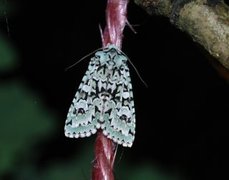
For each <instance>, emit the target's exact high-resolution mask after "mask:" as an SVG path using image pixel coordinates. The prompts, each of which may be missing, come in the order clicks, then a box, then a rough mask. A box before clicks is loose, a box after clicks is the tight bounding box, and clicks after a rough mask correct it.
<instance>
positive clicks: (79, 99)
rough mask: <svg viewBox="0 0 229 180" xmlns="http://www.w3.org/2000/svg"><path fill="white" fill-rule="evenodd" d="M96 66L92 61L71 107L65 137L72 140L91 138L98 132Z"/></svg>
mask: <svg viewBox="0 0 229 180" xmlns="http://www.w3.org/2000/svg"><path fill="white" fill-rule="evenodd" d="M95 69H96V64H94V63H93V60H91V62H90V64H89V66H88V70H87V71H86V73H85V75H84V77H83V79H82V81H81V83H80V85H79V88H78V90H77V92H76V94H75V97H74V99H73V101H72V104H71V105H70V108H69V111H68V114H67V119H66V122H65V136H67V137H70V138H79V137H89V136H90V135H91V134H95V133H96V131H97V128H96V127H97V126H98V123H97V122H95V121H94V118H93V117H94V116H95V109H94V105H93V97H94V96H95V83H94V81H93V73H94V71H95Z"/></svg>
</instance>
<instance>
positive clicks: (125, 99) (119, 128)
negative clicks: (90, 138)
mask: <svg viewBox="0 0 229 180" xmlns="http://www.w3.org/2000/svg"><path fill="white" fill-rule="evenodd" d="M119 74H120V78H119V79H117V80H116V82H115V83H114V84H115V85H116V87H115V88H116V93H115V94H114V95H113V97H114V102H115V105H113V106H112V110H111V114H110V116H109V120H106V121H105V128H104V130H103V133H104V134H105V135H107V137H108V138H110V139H112V140H113V141H114V142H116V143H118V144H121V145H123V146H124V147H131V146H132V144H133V141H134V137H135V126H136V125H135V121H136V120H135V108H134V100H133V91H132V84H131V79H130V73H129V68H128V66H127V64H126V63H124V64H123V65H122V67H121V70H119Z"/></svg>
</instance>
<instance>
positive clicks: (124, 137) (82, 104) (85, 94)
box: [65, 45, 135, 147]
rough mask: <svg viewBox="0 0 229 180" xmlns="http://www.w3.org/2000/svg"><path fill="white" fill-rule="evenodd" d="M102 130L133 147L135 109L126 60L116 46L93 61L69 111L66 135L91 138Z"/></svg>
mask: <svg viewBox="0 0 229 180" xmlns="http://www.w3.org/2000/svg"><path fill="white" fill-rule="evenodd" d="M98 129H102V131H103V134H104V135H105V136H107V137H108V138H110V139H112V140H113V141H114V142H116V143H118V144H121V145H123V146H124V147H126V146H128V147H131V146H132V144H133V141H134V136H135V109H134V101H133V92H132V85H131V79H130V73H129V68H128V66H127V57H126V56H125V55H124V54H123V53H122V52H121V51H120V50H119V49H118V48H117V47H116V46H114V45H108V46H107V47H106V48H104V49H103V50H101V51H97V52H96V53H95V56H94V57H92V58H91V61H90V63H89V66H88V70H87V71H86V73H85V75H84V77H83V79H82V82H81V83H80V86H79V89H78V91H77V92H76V95H75V97H74V99H73V102H72V104H71V106H70V108H69V112H68V115H67V120H66V123H65V135H66V136H67V137H71V138H78V137H88V136H90V135H91V134H94V133H96V131H97V130H98Z"/></svg>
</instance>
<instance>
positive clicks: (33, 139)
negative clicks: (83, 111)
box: [0, 0, 229, 180]
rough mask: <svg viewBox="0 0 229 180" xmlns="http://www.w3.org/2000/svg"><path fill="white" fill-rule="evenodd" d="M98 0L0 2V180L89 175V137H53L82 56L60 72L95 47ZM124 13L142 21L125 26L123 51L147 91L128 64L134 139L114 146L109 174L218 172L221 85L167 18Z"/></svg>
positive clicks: (222, 155)
mask: <svg viewBox="0 0 229 180" xmlns="http://www.w3.org/2000/svg"><path fill="white" fill-rule="evenodd" d="M105 2H106V1H93V2H91V6H90V7H89V6H88V4H87V3H88V2H81V4H77V5H75V4H74V3H75V1H69V2H68V3H63V2H62V3H58V2H56V1H50V2H49V3H48V2H47V1H37V2H36V3H35V2H33V1H25V2H24V1H23V2H22V1H6V0H0V179H1V180H5V179H6V180H11V179H12V180H38V179H42V180H63V179H65V180H74V179H77V180H78V179H79V180H81V179H82V180H84V179H90V173H91V166H92V164H93V158H94V157H93V145H94V140H95V136H92V137H90V138H86V139H77V140H75V139H68V138H65V137H64V134H63V126H64V121H65V117H66V113H67V110H68V107H69V105H70V103H71V100H72V98H73V96H74V94H75V91H76V89H77V87H76V86H77V85H78V84H79V82H80V81H81V78H82V76H83V74H84V72H85V70H86V68H87V60H85V61H84V62H82V63H81V64H80V65H78V66H77V67H74V68H73V69H72V70H70V71H68V72H65V71H64V69H65V68H66V67H67V66H69V65H71V64H72V63H74V62H75V61H76V59H80V58H81V57H83V56H84V55H85V54H87V53H89V52H91V51H92V50H94V49H96V48H97V47H100V44H101V43H100V42H101V40H100V34H99V30H98V24H99V23H101V24H104V8H105ZM34 3H35V4H34ZM54 4H55V5H54ZM95 7H96V8H95ZM76 9H77V10H76ZM85 9H86V10H87V12H90V13H88V14H87V15H88V16H87V15H86V14H85V12H86V11H85ZM129 14H130V15H129V20H130V22H131V23H133V24H134V23H135V22H136V23H139V22H140V23H142V22H143V23H142V25H141V27H139V29H137V30H138V32H139V35H134V34H133V33H132V32H131V31H127V32H126V33H125V40H124V51H126V52H127V54H128V55H129V56H130V58H131V59H132V62H133V63H134V64H135V66H136V67H138V68H139V70H140V73H141V74H142V76H143V77H144V78H145V81H146V82H147V83H148V85H149V88H148V89H146V88H144V86H143V85H137V84H141V82H140V80H139V78H138V77H137V75H136V73H135V72H134V71H132V76H133V77H132V80H133V85H134V94H135V101H136V103H135V104H136V111H137V136H136V141H135V144H134V146H133V148H131V149H123V148H120V149H119V151H118V155H117V159H116V163H115V170H114V172H115V176H116V177H117V179H127V180H142V179H144V180H178V179H179V180H180V179H181V180H186V179H187V180H189V179H190V180H191V179H195V180H196V179H208V180H209V179H220V178H221V179H222V177H224V175H225V174H224V172H225V171H224V170H227V169H228V168H227V167H228V165H224V163H225V162H228V160H229V158H228V155H227V154H228V153H227V152H228V147H226V144H227V142H228V130H227V129H228V128H227V125H226V121H227V120H228V116H226V115H228V111H227V110H228V107H229V106H228V89H229V88H228V84H227V83H226V81H224V80H223V79H222V78H221V77H220V76H219V75H218V74H217V72H216V71H215V70H214V68H212V67H211V65H210V63H208V61H207V59H206V57H205V56H204V55H203V53H201V52H200V51H199V48H197V47H196V45H195V44H194V43H193V42H192V41H191V40H190V39H189V38H188V37H186V36H185V35H184V34H182V33H181V32H179V31H177V30H176V29H175V28H174V27H172V26H171V25H170V24H169V23H168V21H167V20H165V19H163V18H158V17H153V18H152V19H149V17H148V16H147V15H146V14H145V13H144V12H143V11H142V10H140V8H139V7H136V6H135V5H134V4H133V3H130V11H129ZM136 15H137V16H136ZM152 22H154V23H152ZM136 28H137V27H136ZM155 34H156V35H157V36H155ZM152 42H154V43H152ZM174 42H176V46H174ZM143 44H151V45H147V46H145V45H144V46H143ZM152 49H154V50H155V52H154V53H152ZM165 51H166V53H165ZM75 56H77V57H76V58H73V57H75ZM143 60H144V62H143ZM152 63H153V64H152ZM81 67H82V68H81ZM142 67H143V68H142ZM146 102H147V103H146Z"/></svg>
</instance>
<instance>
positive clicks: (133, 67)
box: [128, 58, 148, 88]
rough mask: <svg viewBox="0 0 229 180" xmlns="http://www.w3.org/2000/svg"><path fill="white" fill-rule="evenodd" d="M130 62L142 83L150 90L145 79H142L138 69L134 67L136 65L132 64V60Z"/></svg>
mask: <svg viewBox="0 0 229 180" xmlns="http://www.w3.org/2000/svg"><path fill="white" fill-rule="evenodd" d="M128 61H129V62H130V64H131V66H132V67H133V68H134V70H135V72H136V73H137V75H138V77H139V79H140V80H141V81H142V83H143V84H144V85H145V87H147V88H148V85H147V84H146V82H145V81H144V80H143V78H142V77H141V75H140V73H139V72H138V70H137V68H136V67H135V66H134V64H133V63H132V62H131V60H130V59H129V58H128Z"/></svg>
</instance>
